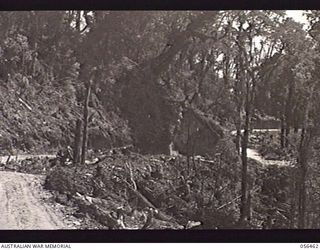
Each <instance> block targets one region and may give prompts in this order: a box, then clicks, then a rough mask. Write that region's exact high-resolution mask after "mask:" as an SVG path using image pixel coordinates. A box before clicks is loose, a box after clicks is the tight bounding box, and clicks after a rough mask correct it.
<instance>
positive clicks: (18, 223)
mask: <svg viewBox="0 0 320 250" xmlns="http://www.w3.org/2000/svg"><path fill="white" fill-rule="evenodd" d="M43 193H45V191H44V190H42V187H41V177H40V176H35V175H31V174H22V173H16V172H5V171H1V172H0V211H1V212H0V229H71V226H70V225H67V224H68V223H66V222H64V218H63V216H62V214H59V213H57V211H54V209H52V208H51V207H50V206H49V205H48V204H46V202H44V199H43V198H42V197H43V196H42V195H43Z"/></svg>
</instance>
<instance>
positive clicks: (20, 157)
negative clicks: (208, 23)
mask: <svg viewBox="0 0 320 250" xmlns="http://www.w3.org/2000/svg"><path fill="white" fill-rule="evenodd" d="M8 157H9V156H8V155H7V156H0V163H6V162H7V159H8ZM55 157H56V156H55V155H49V154H43V155H30V154H21V155H20V154H19V155H12V156H10V161H22V160H25V159H29V158H55Z"/></svg>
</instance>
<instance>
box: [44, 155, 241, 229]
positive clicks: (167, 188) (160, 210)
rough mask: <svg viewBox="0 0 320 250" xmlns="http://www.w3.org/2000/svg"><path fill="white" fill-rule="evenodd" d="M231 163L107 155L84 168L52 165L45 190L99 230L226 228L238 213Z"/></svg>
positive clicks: (235, 167) (223, 159)
mask: <svg viewBox="0 0 320 250" xmlns="http://www.w3.org/2000/svg"><path fill="white" fill-rule="evenodd" d="M237 160H238V159H236V158H230V157H228V156H226V155H223V154H220V155H217V156H216V157H215V158H214V159H212V160H205V159H203V158H202V157H193V158H191V159H189V161H187V159H186V157H184V156H177V157H170V156H166V155H157V156H144V155H140V154H136V153H132V152H125V153H123V152H116V153H115V152H113V153H109V154H107V155H104V156H103V157H100V160H98V161H97V162H96V163H92V164H86V165H85V166H81V165H75V166H72V165H69V166H62V165H61V164H58V165H57V166H56V167H54V169H52V171H50V172H49V173H48V175H47V178H46V181H45V187H46V188H47V189H49V190H55V191H58V192H59V195H57V201H58V202H61V203H64V204H68V203H70V202H72V203H73V204H75V205H76V206H77V207H78V214H80V215H81V214H82V215H83V216H90V217H92V218H94V219H95V220H96V221H97V222H99V223H100V224H101V225H103V226H104V228H109V229H187V228H215V227H221V228H227V227H232V226H233V223H234V221H236V218H234V217H236V216H237V210H238V208H237V207H236V202H232V200H234V198H235V197H237V196H238V195H239V185H238V183H239V181H238V179H237V178H238V176H239V174H238V169H239V168H238V165H237V164H238V162H237ZM230 168H233V171H230ZM231 173H232V174H231ZM230 201H231V202H230ZM230 214H232V216H230Z"/></svg>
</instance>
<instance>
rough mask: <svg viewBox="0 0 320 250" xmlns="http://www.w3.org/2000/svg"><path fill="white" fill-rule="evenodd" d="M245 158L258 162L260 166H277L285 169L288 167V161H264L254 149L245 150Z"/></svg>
mask: <svg viewBox="0 0 320 250" xmlns="http://www.w3.org/2000/svg"><path fill="white" fill-rule="evenodd" d="M247 158H249V159H253V160H256V161H257V162H260V163H261V164H262V165H264V166H266V165H277V166H279V167H286V166H290V165H291V163H290V161H285V160H266V159H265V158H263V157H262V156H261V155H260V154H259V152H258V151H257V150H255V149H251V148H247Z"/></svg>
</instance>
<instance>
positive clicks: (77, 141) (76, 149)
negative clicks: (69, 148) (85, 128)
mask: <svg viewBox="0 0 320 250" xmlns="http://www.w3.org/2000/svg"><path fill="white" fill-rule="evenodd" d="M81 129H82V120H81V119H78V120H77V122H76V127H75V131H74V146H73V164H77V163H79V162H80V148H81V147H80V146H81Z"/></svg>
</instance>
